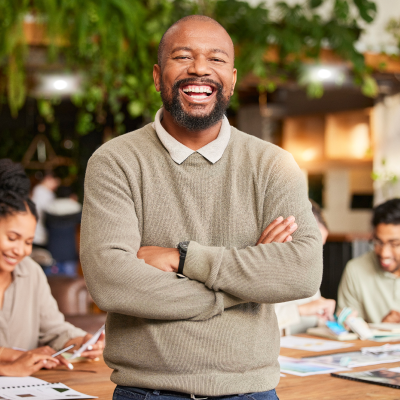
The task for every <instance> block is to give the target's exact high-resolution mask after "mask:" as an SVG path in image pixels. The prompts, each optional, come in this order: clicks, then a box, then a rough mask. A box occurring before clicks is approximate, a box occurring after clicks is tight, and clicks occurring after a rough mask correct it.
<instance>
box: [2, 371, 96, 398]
mask: <svg viewBox="0 0 400 400" xmlns="http://www.w3.org/2000/svg"><path fill="white" fill-rule="evenodd" d="M24 397H27V398H29V399H37V400H39V399H40V400H57V399H95V398H96V397H94V396H89V395H87V394H84V393H80V392H77V391H76V390H74V389H71V388H69V387H68V386H66V385H64V384H63V383H48V382H46V381H43V380H41V379H38V378H33V377H31V376H28V377H24V378H17V377H6V376H0V400H21V398H24Z"/></svg>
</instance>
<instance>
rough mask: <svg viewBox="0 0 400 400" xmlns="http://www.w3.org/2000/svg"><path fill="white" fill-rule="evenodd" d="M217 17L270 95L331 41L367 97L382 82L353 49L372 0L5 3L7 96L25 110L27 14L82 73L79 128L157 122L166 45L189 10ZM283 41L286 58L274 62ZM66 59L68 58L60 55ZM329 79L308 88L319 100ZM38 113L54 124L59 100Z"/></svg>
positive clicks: (244, 70) (65, 63)
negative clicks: (157, 68)
mask: <svg viewBox="0 0 400 400" xmlns="http://www.w3.org/2000/svg"><path fill="white" fill-rule="evenodd" d="M326 3H330V6H331V9H332V11H331V14H330V15H329V17H328V18H325V19H322V17H321V16H320V12H319V10H320V7H321V6H326ZM194 13H198V14H205V15H209V16H212V17H214V18H215V19H217V20H218V21H219V22H220V23H221V24H222V25H223V26H224V27H225V28H226V29H227V31H228V32H229V33H230V35H231V36H232V39H233V41H234V43H235V47H236V49H237V56H236V66H237V68H238V71H239V81H240V79H243V77H244V76H246V75H247V74H249V73H253V74H254V75H255V76H257V77H258V78H259V79H260V86H259V89H260V90H261V91H265V90H274V88H275V86H276V85H277V84H279V82H282V81H285V80H287V79H292V78H293V77H294V78H296V77H297V76H298V74H299V68H300V66H301V64H302V60H303V59H304V57H308V58H313V59H315V60H318V57H319V55H320V51H321V48H322V47H323V46H329V47H330V48H331V49H332V50H334V51H335V52H336V53H337V54H339V55H340V56H342V57H343V58H344V59H346V60H348V61H350V63H351V64H352V66H353V72H354V76H355V79H356V82H357V83H359V84H360V85H363V90H364V92H365V93H366V94H368V95H371V96H372V95H374V94H375V93H374V91H375V90H376V86H374V82H373V79H372V78H371V75H370V73H369V71H368V69H367V67H366V66H365V63H364V58H363V56H362V54H360V53H358V52H357V50H356V49H355V47H354V44H355V42H356V41H357V39H358V38H359V35H360V33H361V28H360V24H359V22H358V21H360V19H361V20H363V21H365V22H367V23H370V22H371V21H372V20H373V18H374V16H375V13H376V5H375V3H374V2H373V1H371V0H303V1H302V2H301V4H296V5H289V4H287V3H286V2H283V1H281V2H278V3H276V4H275V5H274V6H273V7H272V8H267V7H266V6H265V5H264V4H262V3H261V4H260V5H257V6H251V5H249V4H248V3H247V2H245V1H238V0H197V1H193V0H85V1H82V0H1V1H0V16H1V18H0V96H2V97H3V100H4V101H3V102H6V103H7V104H8V106H9V108H10V111H11V113H12V115H14V116H16V115H17V113H18V110H19V109H20V108H21V107H22V106H23V104H24V102H25V99H26V96H27V75H28V72H27V58H28V45H27V43H26V40H25V36H24V20H25V19H26V17H27V16H31V17H32V16H33V18H34V20H35V21H36V22H37V23H38V24H39V25H42V26H45V28H46V34H47V38H48V44H47V46H46V49H47V55H48V59H49V64H50V65H51V63H54V64H57V63H58V64H60V62H61V64H62V68H63V69H64V70H65V71H70V72H80V73H82V74H83V76H84V88H83V91H82V92H81V93H80V94H77V95H75V96H73V97H72V100H73V102H74V104H75V105H76V106H77V107H78V108H79V114H78V122H77V126H76V129H77V132H79V133H80V134H82V135H83V134H86V133H88V132H90V131H91V130H93V129H94V128H95V127H96V126H98V125H103V124H105V122H106V120H107V118H109V117H110V116H112V120H113V125H114V129H115V131H116V132H117V133H123V132H124V124H123V122H124V115H125V114H124V112H122V106H123V105H124V104H127V110H128V112H129V114H130V115H131V116H132V117H137V116H144V117H145V118H151V117H152V116H153V115H154V113H155V112H156V110H157V109H158V107H159V106H160V103H161V101H160V97H159V95H158V93H157V92H156V91H155V89H154V85H153V80H152V74H151V71H152V67H153V64H154V63H156V62H157V46H158V43H159V41H160V39H161V37H162V34H163V33H164V32H165V30H166V29H167V28H168V26H170V25H171V24H172V23H173V22H175V21H176V20H178V19H179V18H181V17H183V16H185V15H189V14H194ZM271 46H277V48H278V59H277V60H275V61H274V62H271V61H270V60H268V59H266V58H265V54H266V51H267V50H268V48H270V47H271ZM60 60H61V61H60ZM322 92H323V88H322V86H321V85H319V86H318V85H315V83H314V84H310V86H309V93H310V94H311V95H314V96H320V95H321V94H322ZM38 104H39V112H40V113H41V115H42V116H43V117H45V118H46V120H47V121H48V122H53V120H54V112H53V111H52V107H53V104H54V99H41V101H39V102H38Z"/></svg>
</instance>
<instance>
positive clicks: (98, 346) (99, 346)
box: [64, 332, 104, 359]
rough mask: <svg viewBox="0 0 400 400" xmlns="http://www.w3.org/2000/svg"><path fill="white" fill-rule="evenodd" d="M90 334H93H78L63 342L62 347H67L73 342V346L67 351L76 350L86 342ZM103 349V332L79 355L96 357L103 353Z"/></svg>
mask: <svg viewBox="0 0 400 400" xmlns="http://www.w3.org/2000/svg"><path fill="white" fill-rule="evenodd" d="M92 336H93V335H91V334H90V333H88V334H87V335H86V336H79V337H76V338H73V339H70V340H68V342H66V343H65V344H64V347H68V346H70V345H71V344H74V345H75V347H74V348H73V349H71V350H69V352H71V353H73V352H74V351H76V350H78V349H79V348H80V347H81V346H82V345H83V344H84V343H86V342H87V341H88V340H89V339H90V338H91V337H92ZM103 349H104V332H103V333H102V334H101V335H100V337H99V339H98V340H97V342H96V343H95V344H93V345H91V346H89V347H88V349H87V350H86V351H84V352H83V353H82V354H81V357H86V358H91V359H95V358H98V357H100V356H101V355H102V354H103Z"/></svg>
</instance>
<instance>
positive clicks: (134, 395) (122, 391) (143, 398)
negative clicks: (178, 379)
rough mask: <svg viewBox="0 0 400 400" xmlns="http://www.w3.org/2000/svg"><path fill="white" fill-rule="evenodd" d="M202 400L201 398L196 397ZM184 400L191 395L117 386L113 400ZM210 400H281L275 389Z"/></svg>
mask: <svg viewBox="0 0 400 400" xmlns="http://www.w3.org/2000/svg"><path fill="white" fill-rule="evenodd" d="M196 397H197V398H201V396H196ZM132 399H134V400H183V399H190V397H189V395H186V396H185V395H184V394H182V396H179V395H174V394H169V393H164V392H163V391H162V390H149V389H141V388H135V387H129V386H117V387H116V388H115V391H114V395H113V400H132ZM208 399H209V400H217V399H220V400H279V399H278V396H277V395H276V392H275V389H272V390H268V392H257V393H246V394H240V395H234V394H233V395H232V396H210V397H208Z"/></svg>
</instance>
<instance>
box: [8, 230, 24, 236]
mask: <svg viewBox="0 0 400 400" xmlns="http://www.w3.org/2000/svg"><path fill="white" fill-rule="evenodd" d="M7 233H14V234H15V235H17V236H19V237H21V234H20V233H18V232H15V231H8V232H7Z"/></svg>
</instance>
